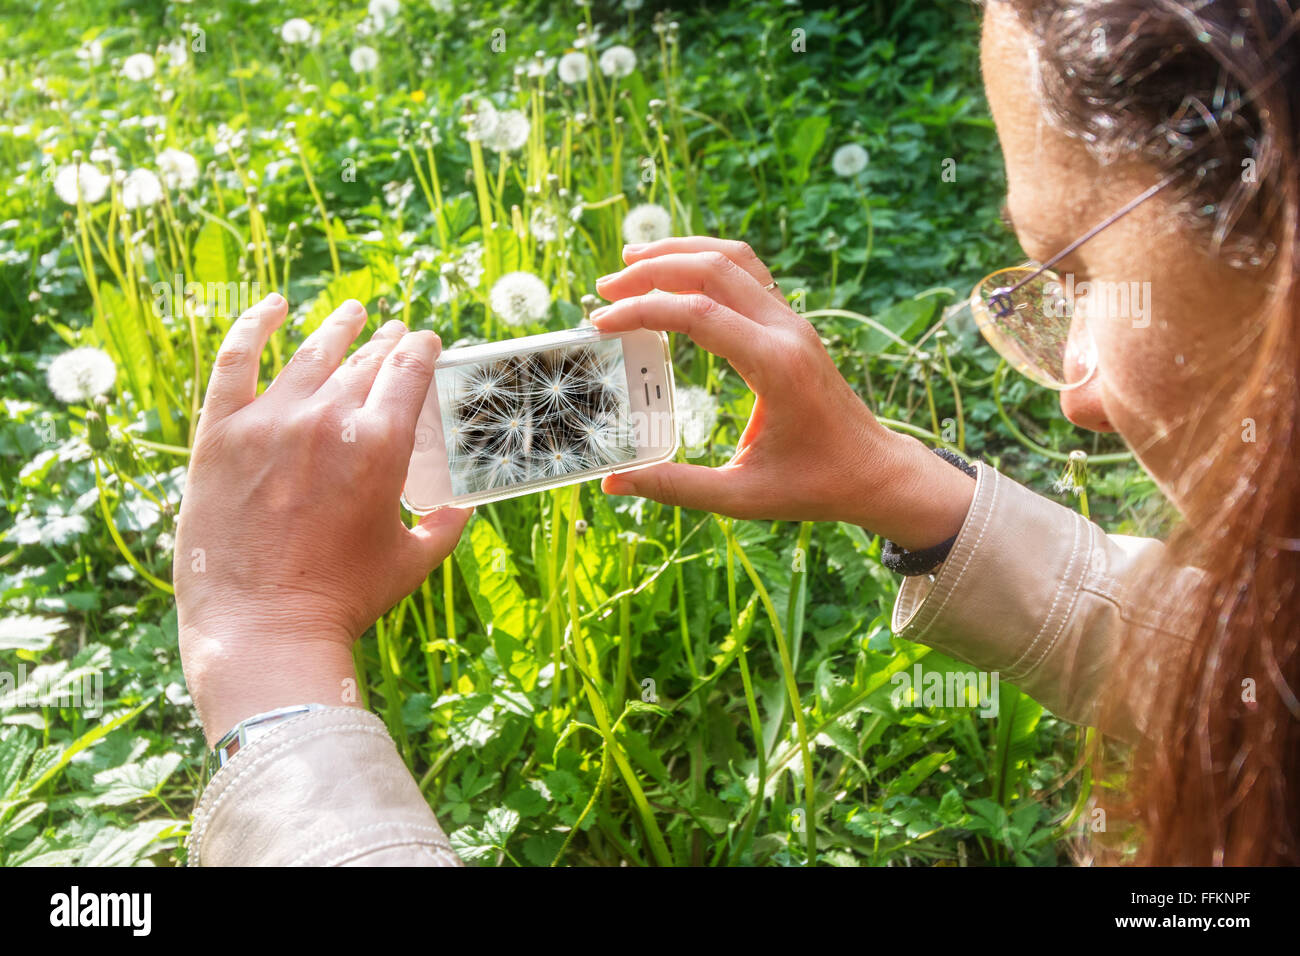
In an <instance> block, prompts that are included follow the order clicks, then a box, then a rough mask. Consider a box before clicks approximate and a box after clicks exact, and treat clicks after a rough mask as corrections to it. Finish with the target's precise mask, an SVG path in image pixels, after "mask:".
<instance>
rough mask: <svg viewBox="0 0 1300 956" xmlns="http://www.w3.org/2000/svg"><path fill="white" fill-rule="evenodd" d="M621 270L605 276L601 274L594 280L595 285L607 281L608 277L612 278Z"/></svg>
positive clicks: (620, 271)
mask: <svg viewBox="0 0 1300 956" xmlns="http://www.w3.org/2000/svg"><path fill="white" fill-rule="evenodd" d="M622 271H623V270H622V269H620V270H619V271H618V272H611V273H610V274H609V275H607V276H601V277H600V278H599V279H597V280H596V285H600V284H601V283H602V282H608V281H609V280H610V279H613V278H614V277H616V276H618V275H620V274H621V273H622Z"/></svg>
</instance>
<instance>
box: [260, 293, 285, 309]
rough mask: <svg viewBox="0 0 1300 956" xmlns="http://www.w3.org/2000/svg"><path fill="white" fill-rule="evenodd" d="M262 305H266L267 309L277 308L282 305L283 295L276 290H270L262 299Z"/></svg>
mask: <svg viewBox="0 0 1300 956" xmlns="http://www.w3.org/2000/svg"><path fill="white" fill-rule="evenodd" d="M262 305H264V306H266V307H267V308H268V309H278V308H280V306H282V305H284V296H282V295H280V293H278V292H272V293H271V294H270V295H268V296H267V297H266V298H265V299H263V300H262Z"/></svg>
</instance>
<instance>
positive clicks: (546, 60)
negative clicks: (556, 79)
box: [526, 52, 555, 78]
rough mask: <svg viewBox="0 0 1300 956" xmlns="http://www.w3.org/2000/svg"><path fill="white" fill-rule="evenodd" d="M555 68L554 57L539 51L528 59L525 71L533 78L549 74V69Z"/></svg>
mask: <svg viewBox="0 0 1300 956" xmlns="http://www.w3.org/2000/svg"><path fill="white" fill-rule="evenodd" d="M553 69H555V57H553V56H546V55H544V54H543V53H541V52H538V54H537V55H536V56H534V57H531V58H530V59H529V60H528V67H527V70H526V72H527V73H528V75H529V76H531V77H533V78H537V77H542V76H549V75H550V73H551V70H553Z"/></svg>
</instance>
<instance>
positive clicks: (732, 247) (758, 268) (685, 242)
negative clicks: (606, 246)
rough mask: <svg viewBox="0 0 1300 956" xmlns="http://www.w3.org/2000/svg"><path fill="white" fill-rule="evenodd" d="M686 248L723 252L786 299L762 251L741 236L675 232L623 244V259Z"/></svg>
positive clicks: (765, 287) (773, 292) (764, 285)
mask: <svg viewBox="0 0 1300 956" xmlns="http://www.w3.org/2000/svg"><path fill="white" fill-rule="evenodd" d="M683 252H720V253H722V254H723V255H724V256H726V257H727V258H728V259H730V260H731V261H732V262H734V263H735V264H736V265H738V266H740V268H742V269H744V270H745V271H746V272H748V273H749V274H750V275H751V276H753V277H754V279H755V281H756V282H758V284H759V285H761V286H762V287H763V288H764V289H766V290H767V291H768V292H770V293H772V294H773V295H775V296H776V297H777V298H779V299H780V300H781V301H782V302H784V301H785V295H784V294H783V293H782V292H781V291H780V289H778V288H777V287H776V280H775V279H773V278H772V273H771V271H770V270H769V269H768V268H767V265H766V264H764V262H763V260H762V259H760V258H759V257H758V254H757V253H755V252H754V250H753V249H751V248H750V247H749V243H747V242H741V241H740V240H739V239H718V238H715V237H713V236H674V237H672V238H669V239H659V240H656V241H655V242H638V243H632V244H630V245H626V246H624V247H623V261H624V262H625V263H627V264H628V265H631V264H632V263H634V262H640V261H642V260H643V259H653V258H655V257H656V256H664V255H672V254H674V253H683Z"/></svg>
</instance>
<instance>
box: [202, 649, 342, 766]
mask: <svg viewBox="0 0 1300 956" xmlns="http://www.w3.org/2000/svg"><path fill="white" fill-rule="evenodd" d="M256 636H257V641H256V642H253V641H250V640H249V635H248V634H247V633H239V632H237V633H233V634H232V633H230V632H229V631H226V630H223V631H221V632H217V633H213V632H206V633H199V632H198V631H197V629H195V628H192V627H191V628H186V629H183V630H182V639H181V645H182V660H183V663H184V669H185V680H186V683H187V684H188V685H189V689H190V696H191V697H192V698H193V700H194V706H195V708H196V710H197V711H198V715H199V720H200V722H201V723H202V724H203V733H204V737H205V738H206V739H207V742H208V745H209V746H212V745H213V744H214V743H215V742H216V741H217V740H219V739H220V738H221V737H222V736H223V735H225V734H226V733H227V732H229V731H230V730H231V728H233V727H234V726H235V725H236V724H238V723H239V722H240V721H241V720H245V719H247V718H249V717H252V716H253V715H255V714H260V713H264V712H266V711H271V710H276V709H278V708H281V707H289V706H293V705H296V704H310V703H319V704H327V705H335V706H338V705H348V704H355V705H359V702H358V700H357V696H358V695H357V693H356V668H355V665H354V664H353V660H352V652H351V649H350V642H343V641H339V640H336V639H334V638H332V637H316V636H312V637H304V636H303V635H302V634H301V633H296V634H281V635H273V634H268V633H267V632H265V631H263V632H261V633H258V634H257V635H256Z"/></svg>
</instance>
